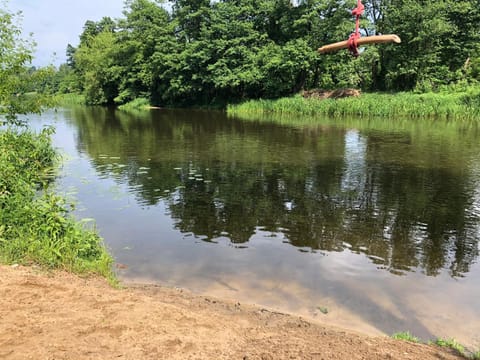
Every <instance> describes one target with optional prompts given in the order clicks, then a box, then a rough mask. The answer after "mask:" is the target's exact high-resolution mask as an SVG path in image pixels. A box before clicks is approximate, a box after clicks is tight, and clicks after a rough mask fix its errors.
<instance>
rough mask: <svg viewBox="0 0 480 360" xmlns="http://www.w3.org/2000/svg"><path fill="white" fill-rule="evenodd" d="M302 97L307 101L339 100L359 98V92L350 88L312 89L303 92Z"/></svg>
mask: <svg viewBox="0 0 480 360" xmlns="http://www.w3.org/2000/svg"><path fill="white" fill-rule="evenodd" d="M302 95H303V97H304V98H307V99H319V100H323V99H341V98H345V97H359V96H360V95H361V91H360V90H357V89H351V88H346V89H337V90H324V89H312V90H305V91H303V93H302Z"/></svg>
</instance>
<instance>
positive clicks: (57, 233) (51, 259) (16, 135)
mask: <svg viewBox="0 0 480 360" xmlns="http://www.w3.org/2000/svg"><path fill="white" fill-rule="evenodd" d="M52 131H53V130H51V129H44V130H43V131H42V132H40V133H39V134H35V133H33V132H31V131H29V130H15V129H8V130H4V131H0V261H1V262H3V263H7V264H11V263H21V264H32V263H35V264H39V265H41V266H43V267H46V268H62V269H65V270H68V271H73V272H76V273H96V274H100V275H103V276H105V277H107V278H109V279H110V280H113V279H114V276H113V273H112V269H111V264H112V258H111V257H110V255H109V254H108V252H107V251H106V248H105V246H104V245H103V243H102V240H101V238H100V237H99V236H98V234H97V233H96V231H95V230H92V229H88V228H86V227H85V226H84V224H83V223H82V222H77V221H76V220H75V219H74V218H73V217H72V216H71V214H70V210H71V209H72V206H71V205H70V204H68V203H67V202H66V200H65V199H64V198H62V197H61V196H58V195H56V194H55V193H54V192H53V191H52V190H50V189H49V182H50V181H51V174H52V171H53V170H54V169H55V167H56V165H57V164H56V160H57V159H56V158H57V155H56V153H55V151H54V149H53V148H52V145H51V140H50V137H51V134H52Z"/></svg>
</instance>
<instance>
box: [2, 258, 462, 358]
mask: <svg viewBox="0 0 480 360" xmlns="http://www.w3.org/2000/svg"><path fill="white" fill-rule="evenodd" d="M0 271H1V274H2V275H0V293H2V294H3V295H2V297H0V305H1V307H0V309H1V310H0V319H2V321H1V322H0V358H5V359H26V358H31V357H34V358H56V359H93V358H103V359H113V358H119V357H121V358H125V359H136V358H137V359H138V358H146V359H186V358H195V359H210V358H216V359H292V358H293V359H345V358H349V359H367V358H368V359H385V358H391V359H418V358H422V359H427V360H428V359H438V358H443V359H463V358H464V357H463V356H461V355H459V354H458V353H456V352H455V351H454V350H452V349H450V348H447V347H438V346H434V345H426V344H415V343H411V342H406V341H399V340H393V339H391V338H388V337H383V336H375V337H374V336H368V335H364V334H359V333H355V332H353V331H349V330H344V329H340V328H336V327H333V326H329V325H322V324H319V323H317V322H315V323H313V322H310V321H307V320H305V319H303V318H301V317H298V316H294V315H288V314H284V313H282V312H277V311H273V310H270V309H267V308H263V307H259V306H255V305H249V304H243V303H239V302H238V301H231V300H221V299H217V298H214V297H210V296H205V295H195V294H192V293H190V292H189V291H187V290H183V289H171V288H167V287H163V286H158V285H145V284H135V285H133V284H130V285H129V286H126V287H124V288H122V289H115V288H112V287H111V286H110V285H108V283H107V281H106V280H105V279H103V278H99V277H91V278H80V277H78V276H76V275H73V274H70V273H66V272H61V271H52V272H44V271H42V270H39V269H36V268H35V267H22V266H18V267H11V266H4V265H0Z"/></svg>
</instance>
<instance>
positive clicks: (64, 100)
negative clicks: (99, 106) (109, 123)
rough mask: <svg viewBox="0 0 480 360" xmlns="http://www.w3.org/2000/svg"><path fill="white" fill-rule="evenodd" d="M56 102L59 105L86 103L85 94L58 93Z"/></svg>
mask: <svg viewBox="0 0 480 360" xmlns="http://www.w3.org/2000/svg"><path fill="white" fill-rule="evenodd" d="M55 103H56V104H57V105H59V106H72V105H85V104H86V100H85V96H84V95H82V94H77V93H67V94H58V95H56V96H55Z"/></svg>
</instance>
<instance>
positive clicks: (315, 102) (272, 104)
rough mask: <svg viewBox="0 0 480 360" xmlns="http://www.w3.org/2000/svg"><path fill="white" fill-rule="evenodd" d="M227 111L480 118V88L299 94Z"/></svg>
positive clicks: (236, 114) (237, 112) (239, 113)
mask: <svg viewBox="0 0 480 360" xmlns="http://www.w3.org/2000/svg"><path fill="white" fill-rule="evenodd" d="M227 113H228V114H229V115H233V116H239V117H243V116H248V115H252V114H297V115H320V114H321V115H327V116H330V117H344V116H357V117H373V116H376V117H388V118H392V117H409V118H428V117H430V118H442V119H457V118H463V119H480V89H476V88H472V89H469V90H468V91H464V92H457V93H447V92H445V93H425V94H415V93H407V92H404V93H396V94H386V93H365V94H362V95H361V96H359V97H348V98H342V99H325V100H319V99H305V98H303V97H302V96H300V95H296V96H294V97H288V98H281V99H277V100H250V101H247V102H244V103H242V104H239V105H229V106H228V107H227Z"/></svg>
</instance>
